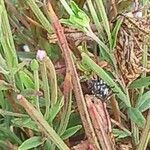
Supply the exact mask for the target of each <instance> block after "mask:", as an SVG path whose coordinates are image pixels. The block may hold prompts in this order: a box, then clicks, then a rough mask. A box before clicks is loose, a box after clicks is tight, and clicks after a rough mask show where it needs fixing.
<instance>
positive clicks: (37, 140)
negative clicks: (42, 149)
mask: <svg viewBox="0 0 150 150" xmlns="http://www.w3.org/2000/svg"><path fill="white" fill-rule="evenodd" d="M43 142H44V140H43V139H42V137H40V136H33V137H31V138H29V139H27V140H26V141H24V142H23V143H22V144H21V145H20V146H19V148H18V150H28V149H31V148H35V147H37V146H39V145H41V144H42V143H43Z"/></svg>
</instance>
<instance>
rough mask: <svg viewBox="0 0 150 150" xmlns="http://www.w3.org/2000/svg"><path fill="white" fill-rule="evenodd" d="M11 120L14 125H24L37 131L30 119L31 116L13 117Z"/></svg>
mask: <svg viewBox="0 0 150 150" xmlns="http://www.w3.org/2000/svg"><path fill="white" fill-rule="evenodd" d="M11 122H12V123H13V124H14V125H15V126H16V127H20V128H22V127H25V128H29V129H31V130H34V131H37V132H38V131H39V130H38V127H37V125H36V123H35V122H34V121H33V120H31V118H28V117H24V118H23V117H22V118H15V119H12V120H11Z"/></svg>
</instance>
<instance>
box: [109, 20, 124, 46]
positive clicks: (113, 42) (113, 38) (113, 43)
mask: <svg viewBox="0 0 150 150" xmlns="http://www.w3.org/2000/svg"><path fill="white" fill-rule="evenodd" d="M122 22H123V18H121V19H118V20H117V22H116V25H115V27H114V29H113V31H112V49H114V48H115V47H116V41H117V35H118V32H119V30H120V27H121V24H122Z"/></svg>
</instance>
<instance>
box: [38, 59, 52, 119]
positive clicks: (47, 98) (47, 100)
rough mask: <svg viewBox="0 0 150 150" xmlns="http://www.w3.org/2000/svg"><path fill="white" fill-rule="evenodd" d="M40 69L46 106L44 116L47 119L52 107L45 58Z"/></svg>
mask: <svg viewBox="0 0 150 150" xmlns="http://www.w3.org/2000/svg"><path fill="white" fill-rule="evenodd" d="M40 70H41V75H42V81H43V89H44V98H45V107H46V110H45V114H44V117H45V119H47V118H48V114H49V109H50V90H49V84H48V78H47V70H46V64H45V60H43V62H41V66H40Z"/></svg>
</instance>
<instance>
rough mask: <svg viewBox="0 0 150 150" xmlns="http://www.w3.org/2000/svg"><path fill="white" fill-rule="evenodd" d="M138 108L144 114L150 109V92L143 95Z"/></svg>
mask: <svg viewBox="0 0 150 150" xmlns="http://www.w3.org/2000/svg"><path fill="white" fill-rule="evenodd" d="M136 107H137V108H138V109H139V110H140V111H141V112H144V111H146V110H147V109H149V108H150V91H148V92H146V93H145V94H143V95H142V96H141V97H140V98H139V100H138V103H137V105H136Z"/></svg>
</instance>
